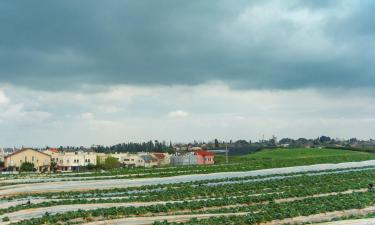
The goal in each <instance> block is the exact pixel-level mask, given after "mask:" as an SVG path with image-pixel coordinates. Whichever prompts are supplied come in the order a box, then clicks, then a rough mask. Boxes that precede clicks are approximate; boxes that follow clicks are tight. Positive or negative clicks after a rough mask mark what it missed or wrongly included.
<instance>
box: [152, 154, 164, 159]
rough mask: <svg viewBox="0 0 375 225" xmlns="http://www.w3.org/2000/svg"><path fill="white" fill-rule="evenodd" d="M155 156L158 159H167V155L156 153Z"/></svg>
mask: <svg viewBox="0 0 375 225" xmlns="http://www.w3.org/2000/svg"><path fill="white" fill-rule="evenodd" d="M154 156H155V157H156V158H158V159H164V158H165V154H164V153H154Z"/></svg>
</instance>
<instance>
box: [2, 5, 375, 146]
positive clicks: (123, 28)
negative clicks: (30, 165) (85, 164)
mask: <svg viewBox="0 0 375 225" xmlns="http://www.w3.org/2000/svg"><path fill="white" fill-rule="evenodd" d="M374 10H375V2H374V1H372V0H358V1H352V0H342V1H335V0H331V1H326V0H304V1H297V0H279V1H278V0H253V1H248V0H246V1H245V0H243V1H242V0H238V1H229V0H225V1H224V0H223V1H221V0H205V1H198V0H190V1H175V0H158V1H146V0H133V1H126V0H107V1H95V0H87V1H85V0H82V1H76V0H64V1H47V0H44V1H38V0H37V1H27V0H25V1H21V0H13V1H1V2H0V35H1V36H0V146H3V147H5V146H8V147H12V146H21V145H25V146H35V147H37V146H45V145H49V146H59V145H85V146H89V145H91V144H116V143H118V142H128V141H147V140H150V139H152V140H154V139H159V140H160V139H161V140H166V141H169V140H171V141H177V142H184V141H192V140H205V141H209V140H213V139H214V138H219V139H221V140H229V139H233V140H234V139H240V138H241V139H246V140H249V139H252V140H258V139H260V138H261V137H262V135H263V134H264V135H265V137H267V138H269V137H271V136H272V135H276V136H277V137H294V138H296V137H308V138H314V137H317V136H320V135H329V136H332V137H339V138H349V137H358V138H366V139H367V138H375V134H374V131H375V74H374V72H375V63H374V58H375V26H374V24H375V14H374Z"/></svg>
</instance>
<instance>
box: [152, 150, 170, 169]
mask: <svg viewBox="0 0 375 225" xmlns="http://www.w3.org/2000/svg"><path fill="white" fill-rule="evenodd" d="M152 155H153V156H154V157H155V158H156V159H157V161H158V166H165V165H169V164H171V155H169V154H168V153H157V152H156V153H152Z"/></svg>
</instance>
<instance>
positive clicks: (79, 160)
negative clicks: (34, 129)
mask: <svg viewBox="0 0 375 225" xmlns="http://www.w3.org/2000/svg"><path fill="white" fill-rule="evenodd" d="M45 153H46V154H49V155H50V156H51V157H52V161H53V162H54V163H55V164H56V167H57V169H58V170H61V171H72V170H79V169H80V168H81V167H84V166H88V165H96V153H95V152H89V151H86V152H85V151H58V150H57V149H48V150H46V151H45Z"/></svg>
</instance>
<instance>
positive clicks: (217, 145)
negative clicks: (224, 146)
mask: <svg viewBox="0 0 375 225" xmlns="http://www.w3.org/2000/svg"><path fill="white" fill-rule="evenodd" d="M218 147H219V141H218V140H217V139H216V138H215V148H218Z"/></svg>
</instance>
